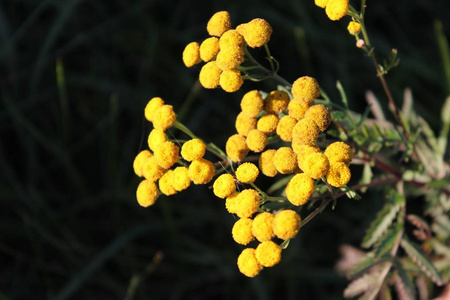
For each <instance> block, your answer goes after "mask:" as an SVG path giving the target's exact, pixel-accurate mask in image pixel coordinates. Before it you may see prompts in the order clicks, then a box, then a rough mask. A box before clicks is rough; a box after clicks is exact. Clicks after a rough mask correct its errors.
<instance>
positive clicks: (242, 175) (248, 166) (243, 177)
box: [236, 162, 259, 183]
mask: <svg viewBox="0 0 450 300" xmlns="http://www.w3.org/2000/svg"><path fill="white" fill-rule="evenodd" d="M258 175H259V170H258V167H257V166H255V165H254V164H252V163H249V162H247V163H243V164H242V165H240V166H239V167H238V168H237V170H236V178H237V180H239V181H240V182H242V183H251V182H254V181H255V180H256V178H257V177H258Z"/></svg>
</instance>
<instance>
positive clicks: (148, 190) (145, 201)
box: [136, 179, 158, 207]
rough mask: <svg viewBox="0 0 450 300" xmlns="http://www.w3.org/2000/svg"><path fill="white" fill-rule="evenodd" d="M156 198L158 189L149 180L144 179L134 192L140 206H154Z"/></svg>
mask: <svg viewBox="0 0 450 300" xmlns="http://www.w3.org/2000/svg"><path fill="white" fill-rule="evenodd" d="M157 197H158V187H157V186H156V184H155V183H154V182H152V181H150V180H147V179H144V180H142V181H141V183H139V185H138V187H137V190H136V198H137V201H138V203H139V205H140V206H143V207H149V206H150V205H153V204H155V201H156V198H157Z"/></svg>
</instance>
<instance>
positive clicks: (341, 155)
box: [324, 142, 353, 165]
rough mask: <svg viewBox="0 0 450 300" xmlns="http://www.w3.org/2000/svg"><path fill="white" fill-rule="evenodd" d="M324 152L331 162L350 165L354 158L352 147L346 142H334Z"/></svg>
mask: <svg viewBox="0 0 450 300" xmlns="http://www.w3.org/2000/svg"><path fill="white" fill-rule="evenodd" d="M324 154H325V155H326V156H327V157H328V160H329V161H330V164H333V163H336V162H343V163H345V164H346V165H349V164H350V162H351V161H352V158H353V151H352V148H351V147H350V146H349V145H347V144H346V143H344V142H334V143H332V144H330V145H329V146H328V147H327V148H326V149H325V152H324Z"/></svg>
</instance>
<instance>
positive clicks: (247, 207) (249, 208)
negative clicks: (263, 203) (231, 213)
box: [236, 189, 261, 218]
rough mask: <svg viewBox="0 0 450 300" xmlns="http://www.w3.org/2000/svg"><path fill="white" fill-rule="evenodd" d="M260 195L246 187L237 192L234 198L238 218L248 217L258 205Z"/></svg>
mask: <svg viewBox="0 0 450 300" xmlns="http://www.w3.org/2000/svg"><path fill="white" fill-rule="evenodd" d="M260 198H261V197H260V196H259V194H258V192H257V191H255V190H253V189H246V190H243V191H242V192H240V193H239V195H238V196H237V199H236V214H237V215H238V217H239V218H250V217H251V216H252V215H253V214H254V213H255V212H256V211H257V210H258V207H259V200H260Z"/></svg>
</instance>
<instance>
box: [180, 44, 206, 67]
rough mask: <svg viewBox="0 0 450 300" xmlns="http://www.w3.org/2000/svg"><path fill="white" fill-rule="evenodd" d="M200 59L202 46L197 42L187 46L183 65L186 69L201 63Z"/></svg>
mask: <svg viewBox="0 0 450 300" xmlns="http://www.w3.org/2000/svg"><path fill="white" fill-rule="evenodd" d="M201 61H202V59H201V58H200V46H199V44H198V43H197V42H192V43H189V44H187V46H186V47H185V48H184V51H183V63H184V65H185V66H186V67H188V68H190V67H192V66H194V65H196V64H198V63H199V62H201Z"/></svg>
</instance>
